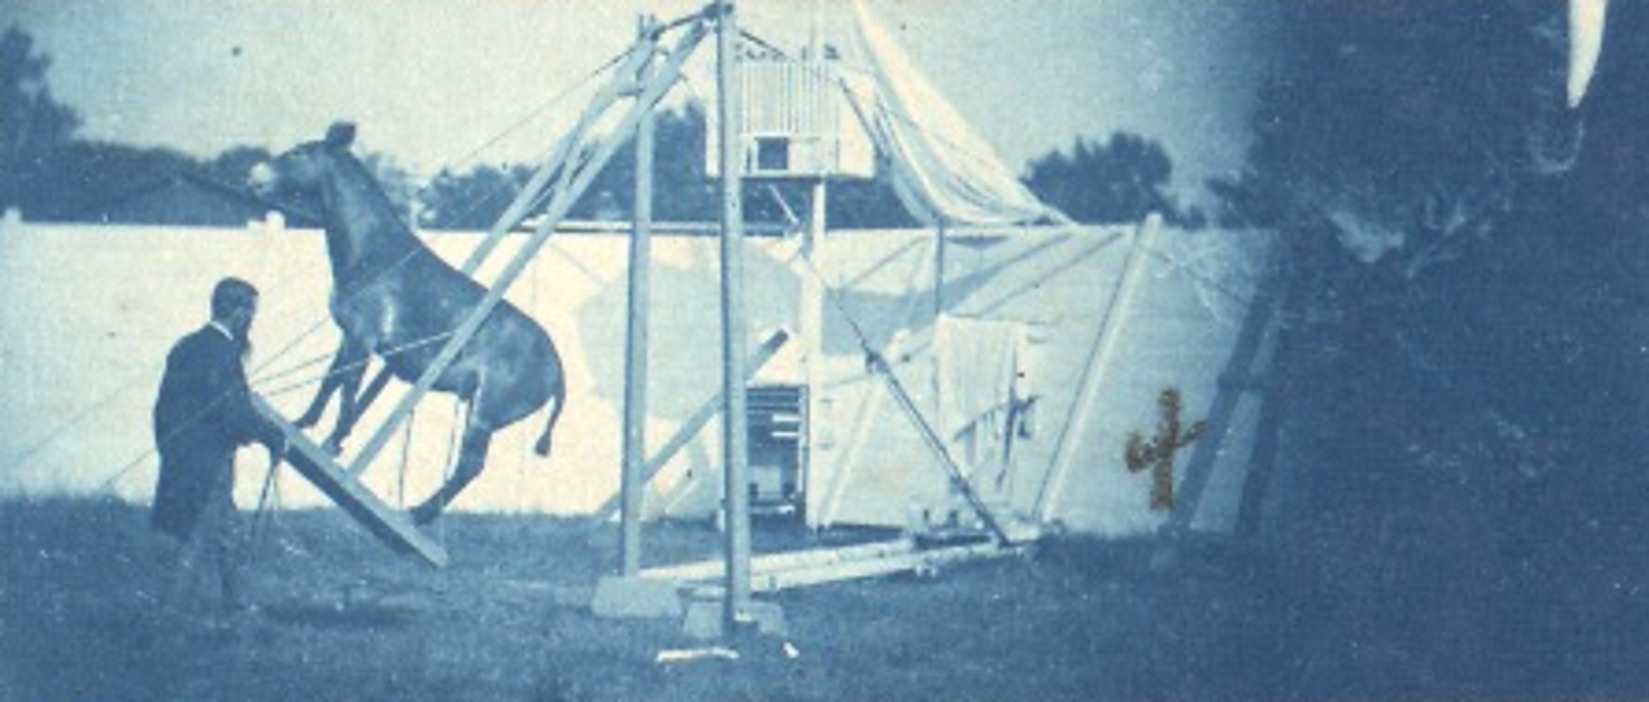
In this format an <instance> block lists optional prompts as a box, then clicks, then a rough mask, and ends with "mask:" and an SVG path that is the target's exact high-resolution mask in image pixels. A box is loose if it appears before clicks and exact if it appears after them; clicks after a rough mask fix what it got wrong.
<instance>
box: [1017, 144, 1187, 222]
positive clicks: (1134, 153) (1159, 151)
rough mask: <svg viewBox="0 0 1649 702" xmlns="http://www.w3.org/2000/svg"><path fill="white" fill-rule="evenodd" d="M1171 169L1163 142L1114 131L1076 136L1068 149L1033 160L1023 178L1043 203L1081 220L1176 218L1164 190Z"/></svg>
mask: <svg viewBox="0 0 1649 702" xmlns="http://www.w3.org/2000/svg"><path fill="white" fill-rule="evenodd" d="M1173 172H1174V166H1173V162H1172V161H1171V160H1170V159H1169V157H1168V151H1167V150H1166V149H1164V148H1163V147H1162V145H1161V144H1159V143H1157V142H1155V141H1153V140H1151V139H1147V138H1145V137H1143V136H1140V135H1137V134H1129V133H1126V132H1116V133H1114V134H1112V135H1111V138H1110V139H1109V140H1107V141H1105V142H1103V143H1101V142H1099V141H1096V140H1089V139H1077V141H1076V143H1075V144H1074V145H1073V146H1072V147H1071V150H1070V151H1069V152H1064V151H1053V152H1050V153H1048V154H1047V155H1044V156H1042V157H1041V158H1037V159H1034V160H1032V161H1031V163H1030V167H1029V168H1028V170H1027V172H1026V174H1025V176H1024V181H1025V184H1026V185H1027V186H1028V187H1030V189H1031V192H1033V193H1035V194H1036V196H1037V197H1038V198H1041V199H1042V201H1043V202H1046V203H1048V204H1050V205H1053V206H1054V207H1056V208H1058V209H1059V210H1060V211H1062V212H1064V213H1065V214H1066V215H1068V216H1070V217H1071V218H1072V219H1075V220H1076V221H1078V222H1089V223H1095V224H1108V223H1115V222H1137V221H1139V220H1140V219H1142V218H1143V217H1145V215H1147V214H1149V213H1152V212H1157V213H1160V214H1162V215H1164V216H1165V217H1167V218H1168V219H1170V220H1171V221H1174V220H1176V219H1177V218H1178V216H1179V215H1178V209H1179V208H1178V207H1176V206H1175V204H1174V201H1173V198H1172V197H1170V196H1169V195H1168V194H1167V192H1166V188H1167V187H1168V181H1169V178H1170V177H1172V176H1173Z"/></svg>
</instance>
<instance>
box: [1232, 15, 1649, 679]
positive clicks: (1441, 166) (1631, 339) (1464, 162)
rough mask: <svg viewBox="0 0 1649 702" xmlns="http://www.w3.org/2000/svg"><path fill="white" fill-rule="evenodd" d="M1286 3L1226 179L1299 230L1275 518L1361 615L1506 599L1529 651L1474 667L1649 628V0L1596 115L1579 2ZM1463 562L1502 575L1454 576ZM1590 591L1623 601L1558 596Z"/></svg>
mask: <svg viewBox="0 0 1649 702" xmlns="http://www.w3.org/2000/svg"><path fill="white" fill-rule="evenodd" d="M1278 7H1279V13H1280V16H1281V17H1282V19H1283V22H1284V25H1283V30H1284V31H1283V33H1282V36H1281V37H1280V43H1281V44H1283V45H1284V46H1286V47H1288V53H1287V56H1286V60H1285V61H1284V63H1283V64H1282V66H1281V69H1280V70H1279V72H1278V73H1277V75H1275V76H1274V78H1273V80H1272V81H1271V82H1270V84H1269V86H1268V87H1267V89H1266V90H1265V92H1264V93H1263V94H1262V95H1261V96H1260V101H1259V108H1258V111H1257V114H1256V115H1255V119H1254V142H1253V145H1252V149H1251V151H1250V153H1249V158H1248V163H1247V166H1246V170H1245V172H1244V173H1243V175H1242V176H1241V177H1240V178H1238V179H1235V180H1231V181H1222V182H1218V183H1215V184H1212V185H1211V187H1212V188H1213V190H1214V192H1216V193H1218V194H1220V195H1221V197H1222V198H1223V200H1224V202H1223V204H1224V209H1223V210H1222V211H1221V212H1220V213H1219V216H1220V217H1221V218H1222V219H1223V220H1225V221H1229V222H1240V223H1249V224H1259V225H1264V226H1267V227H1270V228H1273V229H1275V230H1276V231H1277V232H1279V233H1280V234H1281V235H1282V236H1283V237H1284V241H1285V242H1286V244H1287V247H1286V250H1287V262H1288V263H1287V266H1286V267H1285V268H1284V270H1285V271H1286V272H1287V274H1288V278H1287V279H1288V280H1289V281H1290V290H1291V294H1290V295H1289V296H1288V300H1289V305H1288V314H1286V315H1284V317H1283V320H1284V325H1283V335H1282V337H1281V338H1282V340H1283V343H1282V344H1281V346H1280V347H1279V349H1278V350H1277V356H1276V358H1277V360H1276V361H1275V364H1276V367H1277V370H1278V378H1277V387H1278V391H1277V392H1269V391H1268V394H1267V397H1268V400H1269V399H1271V398H1273V397H1277V398H1287V404H1286V409H1285V410H1283V411H1282V412H1283V414H1282V417H1283V418H1282V420H1281V422H1282V424H1281V426H1282V427H1284V429H1283V430H1282V431H1281V432H1280V433H1279V435H1283V436H1287V437H1289V438H1288V441H1289V442H1290V443H1289V448H1288V453H1287V460H1286V461H1285V462H1284V463H1280V464H1279V465H1280V466H1281V465H1287V466H1289V468H1288V470H1290V471H1291V474H1290V475H1291V480H1293V481H1295V482H1294V483H1293V484H1292V487H1293V488H1295V489H1297V490H1298V492H1297V493H1295V494H1294V495H1293V496H1292V497H1290V498H1288V499H1290V500H1291V502H1290V503H1289V509H1288V511H1287V512H1286V514H1283V513H1279V514H1282V517H1281V518H1280V519H1279V523H1278V524H1277V528H1278V530H1279V532H1278V533H1279V534H1280V536H1281V538H1283V539H1287V537H1288V534H1282V533H1281V532H1283V531H1286V532H1289V533H1296V534H1297V533H1310V534H1313V535H1314V536H1313V537H1311V538H1307V539H1295V540H1293V541H1292V542H1290V545H1291V546H1292V547H1294V548H1299V549H1302V551H1303V553H1291V554H1289V555H1288V558H1290V559H1291V560H1292V561H1293V562H1306V561H1310V562H1313V563H1315V564H1317V567H1318V568H1319V569H1320V571H1319V572H1321V573H1322V574H1323V577H1322V580H1321V582H1323V583H1328V584H1330V587H1331V588H1333V590H1334V591H1333V592H1332V594H1329V595H1328V596H1327V599H1325V601H1333V602H1342V603H1343V602H1360V603H1361V604H1357V605H1354V606H1352V607H1351V608H1349V609H1348V610H1347V611H1348V612H1351V613H1353V616H1354V617H1359V618H1357V619H1352V620H1351V621H1353V622H1363V621H1367V622H1375V623H1378V622H1392V621H1426V620H1428V619H1429V618H1432V617H1436V616H1439V615H1441V614H1444V613H1448V612H1451V611H1456V610H1457V609H1459V608H1472V607H1475V608H1478V609H1479V610H1480V611H1486V612H1490V613H1492V616H1489V617H1487V618H1485V619H1484V621H1491V620H1492V621H1493V622H1494V626H1495V627H1497V628H1501V629H1503V630H1504V631H1505V632H1507V634H1506V638H1505V642H1506V643H1505V646H1504V648H1503V650H1502V651H1500V652H1498V654H1497V655H1498V656H1499V657H1497V658H1495V661H1511V662H1510V663H1503V664H1498V663H1497V664H1495V665H1491V664H1490V663H1488V662H1486V661H1479V663H1481V665H1482V666H1483V669H1482V670H1479V669H1472V668H1463V669H1461V670H1460V673H1461V674H1462V675H1466V676H1475V677H1476V678H1477V679H1483V680H1495V679H1505V676H1508V675H1513V676H1515V675H1517V674H1520V673H1521V672H1522V671H1523V669H1525V668H1527V667H1528V666H1525V665H1522V664H1520V663H1518V662H1517V661H1526V662H1533V661H1539V660H1545V659H1547V657H1548V656H1549V654H1550V651H1552V650H1583V649H1589V647H1597V649H1599V650H1600V649H1601V648H1605V647H1609V644H1605V643H1604V640H1605V639H1604V637H1601V636H1599V635H1598V634H1597V632H1598V631H1601V630H1606V629H1610V628H1616V629H1618V630H1623V631H1624V630H1630V631H1641V630H1642V628H1643V627H1644V626H1649V618H1646V617H1644V616H1641V614H1642V613H1641V612H1638V613H1637V614H1636V615H1633V616H1631V617H1630V623H1627V622H1626V621H1625V620H1622V619H1620V615H1621V613H1623V612H1632V611H1636V610H1631V609H1630V605H1628V604H1627V603H1626V602H1625V601H1624V599H1623V597H1622V596H1620V595H1615V594H1612V592H1611V591H1610V590H1609V587H1610V585H1609V584H1610V583H1612V582H1617V581H1619V580H1620V579H1621V578H1630V577H1634V576H1633V575H1631V574H1635V573H1637V572H1639V571H1640V570H1641V563H1642V554H1643V544H1644V543H1649V541H1646V539H1645V538H1644V537H1645V533H1644V527H1643V525H1644V524H1645V523H1646V521H1645V519H1644V517H1645V506H1644V503H1643V501H1642V500H1623V499H1619V497H1618V496H1619V495H1623V494H1642V493H1643V491H1644V490H1646V489H1649V477H1646V474H1645V473H1644V471H1643V470H1642V460H1641V456H1642V455H1643V454H1644V452H1645V451H1649V432H1645V431H1644V430H1643V427H1644V426H1646V425H1649V383H1646V382H1645V380H1644V379H1645V378H1649V353H1645V351H1644V350H1645V349H1649V313H1646V312H1644V310H1645V309H1649V288H1645V286H1644V281H1645V280H1649V237H1646V236H1645V235H1644V233H1645V232H1646V231H1649V214H1646V212H1649V210H1646V209H1645V208H1644V205H1643V203H1645V202H1649V174H1646V169H1645V168H1644V163H1645V162H1646V158H1649V130H1646V129H1644V125H1645V124H1649V88H1646V87H1645V86H1646V85H1649V83H1646V81H1644V76H1645V75H1649V39H1645V37H1646V36H1649V4H1644V3H1621V2H1617V3H1611V6H1610V20H1609V27H1608V34H1607V36H1606V38H1605V43H1604V49H1603V56H1602V60H1601V62H1600V64H1599V70H1598V75H1597V78H1596V79H1595V81H1594V83H1593V86H1592V91H1591V94H1590V95H1589V96H1588V98H1587V102H1586V103H1585V104H1584V105H1582V107H1581V109H1580V110H1578V111H1574V112H1571V111H1569V110H1567V109H1566V107H1565V105H1564V97H1565V96H1564V76H1563V68H1564V62H1565V56H1564V51H1563V50H1564V48H1565V43H1566V39H1567V38H1566V36H1565V29H1564V23H1563V16H1562V12H1563V4H1561V3H1552V2H1543V1H1539V0H1529V1H1524V0H1484V1H1482V2H1469V3H1447V2H1432V1H1429V0H1383V1H1382V2H1339V1H1333V0H1295V1H1292V2H1287V3H1280V4H1279V5H1278ZM1576 554H1583V555H1581V556H1576ZM1577 557H1578V558H1579V559H1581V560H1573V559H1575V558H1577ZM1582 561H1584V563H1585V564H1586V565H1585V567H1584V568H1581V567H1577V566H1575V565H1574V564H1576V563H1580V562H1582ZM1374 571H1378V572H1380V573H1382V574H1383V575H1382V581H1381V582H1380V583H1377V584H1370V583H1368V582H1366V581H1365V582H1361V583H1357V584H1356V585H1351V584H1349V583H1353V582H1356V581H1355V580H1354V579H1347V577H1346V576H1347V575H1348V574H1355V573H1359V572H1374ZM1457 582H1472V583H1477V584H1479V585H1481V587H1479V586H1473V587H1472V589H1471V592H1472V594H1471V595H1470V596H1464V597H1460V598H1458V599H1450V598H1446V597H1432V596H1431V595H1432V594H1434V593H1438V592H1442V591H1445V590H1446V588H1447V587H1449V586H1450V585H1449V583H1457ZM1337 583H1348V584H1344V585H1340V584H1337ZM1579 591H1585V592H1597V593H1603V594H1601V595H1600V596H1599V597H1598V598H1597V599H1596V600H1593V601H1591V602H1590V603H1589V604H1588V605H1587V606H1586V607H1581V608H1577V609H1570V608H1567V607H1561V606H1560V607H1554V606H1552V605H1553V603H1554V602H1559V601H1572V600H1564V599H1563V598H1564V597H1566V596H1567V593H1570V592H1579ZM1577 618H1578V619H1584V620H1585V622H1580V621H1578V620H1577ZM1324 626H1325V627H1326V626H1327V625H1324ZM1371 626H1374V625H1371ZM1395 628H1396V627H1394V629H1395ZM1327 635H1333V634H1327ZM1387 636H1389V637H1391V640H1392V641H1393V642H1394V645H1398V646H1401V645H1403V642H1404V641H1405V637H1410V636H1413V634H1412V633H1410V632H1403V631H1394V632H1393V633H1390V634H1387ZM1632 646H1633V651H1634V653H1633V655H1635V656H1641V646H1636V644H1635V643H1634V644H1632ZM1500 665H1503V666H1504V667H1496V666H1500ZM1624 671H1625V669H1624V668H1622V669H1621V670H1620V671H1611V670H1610V669H1608V668H1607V667H1606V666H1602V665H1600V664H1598V663H1597V662H1596V661H1595V660H1581V659H1576V660H1575V661H1572V662H1567V663H1563V664H1559V665H1554V666H1551V667H1547V668H1542V669H1541V671H1540V672H1539V673H1538V674H1537V675H1534V676H1530V677H1528V678H1526V680H1529V681H1532V682H1534V683H1536V684H1539V685H1545V686H1552V687H1549V688H1546V689H1550V690H1553V691H1554V692H1552V693H1550V694H1541V693H1529V692H1528V691H1526V690H1525V691H1523V693H1522V694H1525V695H1532V696H1564V695H1576V694H1580V695H1586V694H1592V695H1597V696H1609V694H1616V695H1619V696H1628V697H1629V696H1633V695H1634V694H1641V690H1642V688H1641V680H1642V678H1641V676H1637V677H1632V678H1630V679H1631V680H1632V684H1633V685H1634V686H1633V687H1627V688H1620V687H1615V688H1609V687H1607V685H1609V684H1611V683H1610V682H1607V681H1613V683H1612V684H1617V685H1618V684H1619V682H1620V681H1621V680H1625V679H1627V678H1625V677H1623V676H1626V675H1634V674H1632V673H1625V672H1624ZM1371 672H1372V673H1375V674H1380V673H1396V672H1399V671H1396V670H1395V669H1390V670H1386V669H1382V670H1377V671H1371ZM1558 680H1562V681H1566V682H1564V683H1561V684H1559V683H1555V682H1553V681H1558ZM1344 682H1345V681H1344V680H1338V679H1335V680H1332V681H1330V682H1329V684H1328V687H1326V688H1325V689H1345V688H1343V687H1341V688H1333V685H1335V684H1343V683H1344ZM1599 684H1602V685H1604V686H1603V687H1595V686H1596V685H1599ZM1610 689H1613V690H1617V692H1614V693H1600V692H1587V690H1593V691H1596V690H1610ZM1628 689H1629V690H1631V692H1629V693H1628V692H1619V691H1620V690H1628ZM1557 691H1561V692H1560V693H1559V692H1557ZM1478 694H1481V693H1478ZM1307 696H1309V694H1308V695H1307ZM1445 696H1447V695H1445ZM1467 696H1471V695H1467ZM1512 696H1516V695H1512Z"/></svg>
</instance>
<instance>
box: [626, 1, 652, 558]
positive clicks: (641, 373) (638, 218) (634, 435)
mask: <svg viewBox="0 0 1649 702" xmlns="http://www.w3.org/2000/svg"><path fill="white" fill-rule="evenodd" d="M657 22H658V21H657V20H655V19H653V18H651V17H643V18H642V19H641V22H640V32H641V34H642V35H643V36H646V35H647V34H649V33H651V32H652V31H654V29H653V28H654V26H655V25H656V24H657ZM650 65H651V63H650V62H646V63H643V64H642V65H641V68H640V71H639V72H638V81H637V82H638V83H641V84H645V83H646V82H647V76H648V73H649V66H650ZM653 122H654V119H653V114H652V113H651V112H648V113H647V114H645V115H642V118H641V121H640V122H639V123H637V124H636V182H635V203H634V211H633V217H632V222H633V223H634V225H635V226H634V229H633V230H632V231H631V233H630V271H629V283H630V285H629V291H628V293H627V294H626V296H625V297H626V298H627V300H626V304H627V305H628V307H629V313H628V315H627V317H626V318H627V319H628V320H629V326H628V327H627V329H626V333H625V341H624V439H623V441H624V445H623V452H622V455H623V467H622V470H623V474H622V476H621V477H620V479H619V495H620V499H621V501H622V505H623V507H622V509H621V510H620V514H621V517H620V519H619V561H620V563H619V574H620V575H623V576H625V577H635V576H636V575H637V574H638V573H640V572H641V493H642V490H643V489H644V488H645V487H646V484H645V483H644V482H643V478H642V472H643V471H644V470H645V467H646V462H647V443H646V440H647V321H648V320H647V312H648V307H649V306H650V302H651V295H650V293H651V290H650V286H649V282H648V278H649V275H648V268H649V267H650V266H651V263H652V236H653V232H652V229H653Z"/></svg>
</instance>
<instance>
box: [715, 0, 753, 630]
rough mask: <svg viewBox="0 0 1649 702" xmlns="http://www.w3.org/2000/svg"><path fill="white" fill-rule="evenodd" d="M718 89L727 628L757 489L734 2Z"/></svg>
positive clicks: (719, 41) (742, 592)
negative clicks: (752, 460)
mask: <svg viewBox="0 0 1649 702" xmlns="http://www.w3.org/2000/svg"><path fill="white" fill-rule="evenodd" d="M716 8H717V15H718V17H717V22H716V88H717V90H716V92H717V100H716V103H717V111H718V114H719V115H720V119H721V153H720V154H719V157H720V159H721V205H722V208H721V352H722V392H723V393H725V394H726V396H727V411H726V412H725V413H723V414H722V453H723V457H724V465H723V500H725V505H724V509H725V510H726V529H727V531H726V534H725V538H726V556H727V570H726V580H727V583H726V585H727V587H726V596H725V600H724V602H723V606H722V616H723V620H722V630H723V632H724V633H732V632H733V631H734V629H735V628H736V627H737V626H738V625H739V624H740V623H742V622H745V621H749V620H750V617H749V616H748V611H749V609H750V492H749V485H750V479H749V475H748V474H749V469H750V466H749V453H748V446H747V445H746V444H747V442H748V441H749V436H748V435H747V433H746V429H745V427H746V424H747V422H748V417H747V416H746V397H745V392H744V391H745V384H744V367H745V357H744V356H745V338H744V337H745V331H744V328H745V305H744V202H743V200H742V195H743V194H742V193H741V192H740V190H741V185H742V183H743V178H742V175H743V173H744V158H743V142H741V141H740V139H741V138H742V137H741V135H740V132H741V131H742V130H741V128H740V127H741V121H742V120H741V119H740V117H741V116H742V115H740V109H739V107H740V106H739V99H740V96H739V76H738V62H739V29H738V21H737V18H736V17H735V10H734V7H733V2H732V0H717V2H716Z"/></svg>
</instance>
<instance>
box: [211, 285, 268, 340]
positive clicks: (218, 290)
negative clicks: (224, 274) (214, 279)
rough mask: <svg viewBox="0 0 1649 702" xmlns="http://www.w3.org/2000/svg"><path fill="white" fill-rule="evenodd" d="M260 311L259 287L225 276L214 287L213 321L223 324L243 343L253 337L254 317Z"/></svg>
mask: <svg viewBox="0 0 1649 702" xmlns="http://www.w3.org/2000/svg"><path fill="white" fill-rule="evenodd" d="M257 312H258V289H257V288H254V287H252V284H251V283H248V282H246V281H244V280H241V279H240V278H224V279H223V280H220V281H218V284H217V286H215V287H213V288H212V321H215V322H217V323H219V324H222V325H223V326H225V327H228V328H229V331H231V332H233V333H234V334H235V337H236V338H237V339H239V340H241V341H242V342H243V343H244V342H245V341H246V340H248V339H250V338H251V331H252V317H254V316H255V315H257Z"/></svg>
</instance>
